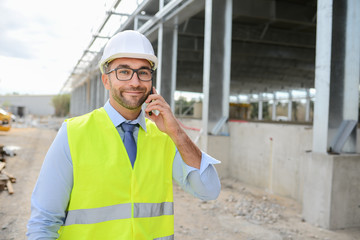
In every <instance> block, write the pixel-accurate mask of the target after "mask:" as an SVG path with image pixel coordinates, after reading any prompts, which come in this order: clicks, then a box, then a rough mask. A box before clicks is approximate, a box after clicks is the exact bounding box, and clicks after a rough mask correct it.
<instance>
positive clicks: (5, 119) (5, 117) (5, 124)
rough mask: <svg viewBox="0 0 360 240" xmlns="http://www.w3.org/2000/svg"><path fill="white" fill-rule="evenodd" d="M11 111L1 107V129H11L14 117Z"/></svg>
mask: <svg viewBox="0 0 360 240" xmlns="http://www.w3.org/2000/svg"><path fill="white" fill-rule="evenodd" d="M11 115H12V114H11V113H8V112H6V111H5V110H4V109H2V108H0V131H9V130H10V128H11V122H12V117H11Z"/></svg>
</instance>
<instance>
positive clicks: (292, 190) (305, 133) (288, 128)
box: [228, 122, 312, 202]
mask: <svg viewBox="0 0 360 240" xmlns="http://www.w3.org/2000/svg"><path fill="white" fill-rule="evenodd" d="M230 144H231V145H230V156H229V159H228V161H229V162H228V164H229V166H228V169H229V176H231V177H235V178H237V179H239V180H240V181H242V182H246V183H249V184H251V185H255V186H258V187H261V188H263V189H268V190H269V191H270V192H273V193H276V194H279V195H282V196H287V197H291V198H293V199H296V200H298V201H300V202H301V201H302V192H303V171H304V162H305V161H306V159H307V158H308V157H309V155H310V154H309V151H311V147H312V128H311V127H310V126H306V125H288V124H268V123H250V122H248V123H235V122H234V123H230ZM230 166H231V167H230Z"/></svg>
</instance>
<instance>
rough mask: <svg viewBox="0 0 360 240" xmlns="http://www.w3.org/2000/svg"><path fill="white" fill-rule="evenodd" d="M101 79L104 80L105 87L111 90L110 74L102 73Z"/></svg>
mask: <svg viewBox="0 0 360 240" xmlns="http://www.w3.org/2000/svg"><path fill="white" fill-rule="evenodd" d="M101 80H102V82H103V84H104V87H105V89H107V90H109V89H110V83H109V81H110V79H109V75H107V74H105V73H104V74H103V75H101Z"/></svg>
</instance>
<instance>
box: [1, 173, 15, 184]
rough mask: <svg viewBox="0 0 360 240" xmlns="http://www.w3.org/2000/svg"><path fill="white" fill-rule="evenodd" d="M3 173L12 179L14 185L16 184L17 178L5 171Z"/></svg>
mask: <svg viewBox="0 0 360 240" xmlns="http://www.w3.org/2000/svg"><path fill="white" fill-rule="evenodd" d="M2 173H3V174H5V175H6V176H8V178H9V179H10V181H11V182H12V183H15V182H16V177H14V176H13V175H12V174H10V173H8V172H6V171H5V170H4V171H2Z"/></svg>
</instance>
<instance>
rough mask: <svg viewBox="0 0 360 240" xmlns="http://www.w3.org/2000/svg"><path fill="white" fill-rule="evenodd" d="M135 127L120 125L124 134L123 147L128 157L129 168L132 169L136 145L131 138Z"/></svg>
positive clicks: (127, 124) (125, 124)
mask: <svg viewBox="0 0 360 240" xmlns="http://www.w3.org/2000/svg"><path fill="white" fill-rule="evenodd" d="M135 126H136V125H135V124H130V123H125V122H124V123H122V124H121V127H122V129H123V130H124V132H125V137H124V145H125V148H126V151H127V153H128V156H129V158H130V162H131V166H132V167H133V168H134V163H135V159H136V143H135V139H134V136H133V131H134V127H135Z"/></svg>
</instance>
